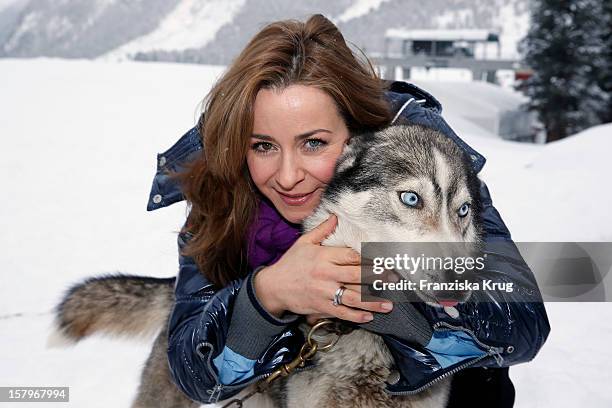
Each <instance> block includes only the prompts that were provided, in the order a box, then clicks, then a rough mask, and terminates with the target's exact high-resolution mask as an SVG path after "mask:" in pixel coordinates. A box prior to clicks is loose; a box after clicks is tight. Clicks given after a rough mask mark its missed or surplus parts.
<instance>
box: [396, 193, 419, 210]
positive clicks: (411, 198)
mask: <svg viewBox="0 0 612 408" xmlns="http://www.w3.org/2000/svg"><path fill="white" fill-rule="evenodd" d="M400 200H402V203H404V204H406V205H408V206H410V207H416V206H417V205H418V204H419V201H420V200H421V198H420V197H419V195H418V194H417V193H415V192H414V191H404V192H402V193H401V194H400Z"/></svg>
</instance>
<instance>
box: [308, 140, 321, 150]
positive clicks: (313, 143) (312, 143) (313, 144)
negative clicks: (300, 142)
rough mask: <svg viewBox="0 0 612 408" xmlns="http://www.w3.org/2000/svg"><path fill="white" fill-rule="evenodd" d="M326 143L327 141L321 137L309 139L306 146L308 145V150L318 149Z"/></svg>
mask: <svg viewBox="0 0 612 408" xmlns="http://www.w3.org/2000/svg"><path fill="white" fill-rule="evenodd" d="M325 144H326V143H325V142H324V141H323V140H321V139H308V140H306V142H305V143H304V147H306V150H317V149H319V148H321V147H323V146H324V145H325Z"/></svg>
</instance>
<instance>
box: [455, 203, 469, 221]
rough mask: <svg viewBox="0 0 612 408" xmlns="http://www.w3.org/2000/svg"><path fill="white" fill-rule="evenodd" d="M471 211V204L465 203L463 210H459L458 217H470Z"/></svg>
mask: <svg viewBox="0 0 612 408" xmlns="http://www.w3.org/2000/svg"><path fill="white" fill-rule="evenodd" d="M469 211H470V204H469V203H464V204H463V205H462V206H461V208H459V210H457V215H459V217H461V218H463V217H465V216H466V215H468V212H469Z"/></svg>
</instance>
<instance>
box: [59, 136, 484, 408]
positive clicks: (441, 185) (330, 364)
mask: <svg viewBox="0 0 612 408" xmlns="http://www.w3.org/2000/svg"><path fill="white" fill-rule="evenodd" d="M401 191H414V192H417V193H418V194H419V196H420V197H421V198H422V200H423V203H424V205H423V207H422V208H419V209H415V208H411V207H408V206H407V205H405V204H404V203H402V201H401V200H400V197H399V192H401ZM478 191H479V189H478V179H477V176H476V174H475V173H474V171H473V169H472V168H471V166H470V163H469V160H468V158H467V157H466V155H465V153H464V152H463V151H462V150H461V149H460V148H459V147H458V146H457V145H456V144H455V143H454V142H453V141H452V140H450V139H449V138H447V137H446V136H444V135H443V134H441V133H439V132H437V131H435V130H432V129H429V128H425V127H421V126H416V125H410V126H407V125H399V126H391V127H388V128H387V129H385V130H383V131H380V132H377V133H373V134H361V135H354V136H353V137H352V139H351V142H350V143H349V145H348V146H347V147H346V149H345V151H344V152H343V154H342V155H341V157H340V158H339V160H338V164H337V166H336V172H335V174H334V177H333V179H332V180H331V182H330V184H329V186H328V187H327V189H326V191H325V193H324V195H323V197H322V199H321V203H320V205H319V206H318V208H317V209H316V211H315V212H314V213H313V214H312V215H311V216H310V217H308V218H307V219H306V220H305V221H304V230H305V231H309V230H311V229H312V228H314V227H316V226H317V225H319V224H320V223H321V222H323V221H324V220H325V219H326V218H327V217H328V215H329V214H330V213H334V214H336V215H337V216H338V225H337V227H336V230H335V231H334V233H333V234H332V235H330V236H329V237H328V238H327V239H326V240H325V241H324V242H323V245H331V246H348V247H352V248H354V249H355V250H357V251H360V247H361V245H360V244H361V242H392V241H433V242H451V241H452V242H457V241H459V242H479V241H480V236H481V232H480V231H481V220H480V214H479V212H480V208H481V204H480V196H479V193H478ZM465 202H469V203H470V204H471V211H470V213H469V214H468V215H467V216H466V217H465V218H461V219H459V217H458V216H457V209H458V208H459V207H460V206H461V205H462V204H463V203H465ZM429 278H432V279H437V280H439V277H436V276H429ZM174 281H175V278H170V279H155V278H143V277H136V276H128V275H115V276H113V275H107V276H102V277H97V278H90V279H88V280H87V281H85V282H84V283H81V284H79V285H76V286H74V287H73V288H72V289H71V290H69V291H68V293H67V294H66V295H65V297H64V299H63V301H62V302H61V303H60V304H59V305H58V307H57V316H56V326H57V334H56V335H55V336H53V338H54V339H65V340H68V341H69V342H70V341H71V342H77V341H79V340H81V339H82V338H84V337H86V336H88V335H90V334H92V333H103V334H110V335H124V336H129V337H134V336H137V335H146V334H150V333H152V332H155V331H157V330H159V329H161V331H160V332H159V334H158V336H157V338H156V340H155V343H154V345H153V350H152V352H151V355H150V356H149V358H148V360H147V363H146V366H145V369H144V370H143V373H142V378H141V384H140V388H139V391H138V396H137V398H136V400H135V402H134V405H133V407H153V406H155V407H192V406H193V407H196V406H199V404H198V403H196V402H193V401H191V400H189V399H188V398H186V397H185V396H184V395H183V394H182V393H181V392H180V390H178V388H177V387H176V386H175V385H174V384H173V383H172V381H171V378H170V373H169V370H168V366H167V355H166V350H167V336H168V333H167V327H166V326H167V319H168V316H169V312H170V310H171V308H172V304H173V289H174V287H173V286H174ZM418 295H419V297H421V298H422V299H423V300H425V301H428V302H430V303H432V302H435V299H436V294H435V293H419V294H418ZM460 300H465V299H460ZM309 328H310V327H309V326H308V325H307V324H306V323H305V322H304V323H302V324H301V325H300V329H301V330H302V331H304V333H307V331H308V330H309ZM246 335H248V334H246ZM314 362H315V364H314V366H313V368H311V369H309V370H304V371H301V372H298V373H295V374H293V375H291V376H289V377H287V378H284V379H282V380H281V381H278V382H277V383H276V384H275V385H274V387H273V389H272V390H271V392H270V396H271V397H272V401H274V403H275V404H276V405H277V406H283V407H285V406H286V407H313V406H356V407H357V406H358V407H391V406H393V407H412V408H417V407H418V408H421V407H423V408H425V407H428V408H429V407H431V408H433V407H444V406H445V405H446V403H447V399H448V394H449V390H450V379H451V377H447V378H446V379H444V380H442V381H439V382H437V383H436V384H435V385H432V386H431V387H429V388H427V389H425V390H423V391H421V392H420V393H418V394H415V395H406V396H392V395H390V394H388V393H387V392H386V391H385V381H387V380H388V378H389V376H390V375H392V374H393V373H392V371H393V358H392V356H391V354H390V352H389V350H388V349H387V347H386V346H385V343H384V342H383V340H382V338H381V337H380V336H378V335H376V334H374V333H371V332H369V331H366V330H354V331H353V332H351V333H350V334H347V335H344V336H342V337H341V338H340V339H339V341H338V343H337V344H336V346H335V347H334V348H333V349H332V350H331V351H329V352H321V353H317V354H316V356H315V360H314ZM395 374H396V373H395ZM245 391H246V390H245ZM241 394H243V393H241ZM248 405H249V402H247V406H248Z"/></svg>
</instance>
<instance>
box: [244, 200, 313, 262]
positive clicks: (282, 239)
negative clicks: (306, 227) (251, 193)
mask: <svg viewBox="0 0 612 408" xmlns="http://www.w3.org/2000/svg"><path fill="white" fill-rule="evenodd" d="M300 234H301V230H300V228H299V225H296V224H290V223H289V222H287V220H285V219H284V218H283V217H282V216H281V215H280V214H279V213H278V211H276V208H274V205H273V204H272V203H270V202H269V201H268V200H267V199H266V198H262V199H260V200H259V212H258V214H257V216H256V217H255V221H254V222H253V223H252V224H251V226H250V227H249V230H248V235H247V237H248V238H247V239H248V242H247V253H248V261H249V266H250V267H251V269H255V268H257V267H258V266H261V265H270V264H273V263H274V262H276V261H278V259H279V258H280V257H281V256H282V255H283V254H284V253H285V251H287V249H289V247H291V245H293V243H294V242H295V241H296V240H297V239H298V238H299V237H300Z"/></svg>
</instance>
